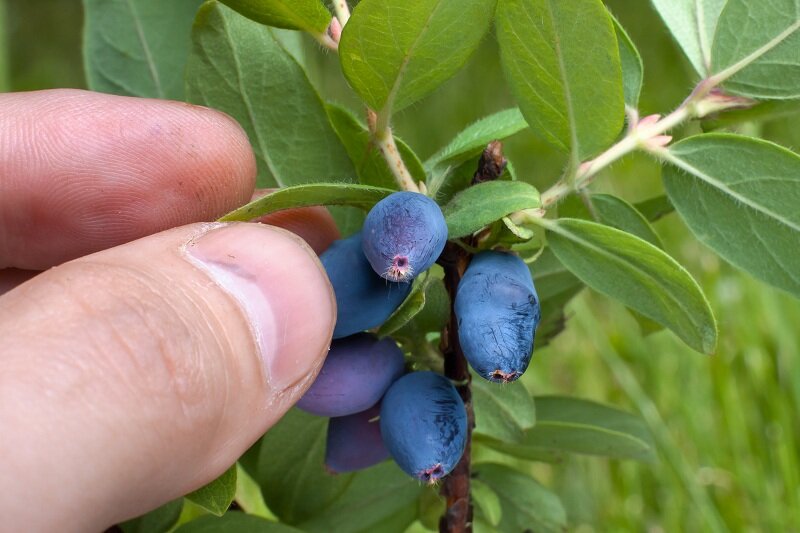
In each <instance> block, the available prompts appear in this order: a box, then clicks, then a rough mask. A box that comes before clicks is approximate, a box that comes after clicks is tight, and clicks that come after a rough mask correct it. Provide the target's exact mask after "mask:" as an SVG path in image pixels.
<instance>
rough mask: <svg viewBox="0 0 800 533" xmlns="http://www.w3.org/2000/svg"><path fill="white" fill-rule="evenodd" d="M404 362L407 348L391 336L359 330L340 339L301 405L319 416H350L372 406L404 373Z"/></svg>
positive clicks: (302, 399)
mask: <svg viewBox="0 0 800 533" xmlns="http://www.w3.org/2000/svg"><path fill="white" fill-rule="evenodd" d="M404 364H405V361H404V359H403V352H402V351H401V350H400V348H398V346H397V344H395V342H394V341H393V340H392V339H390V338H389V337H386V338H383V339H378V338H377V337H375V336H374V335H371V334H368V333H359V334H357V335H352V336H350V337H346V338H344V339H337V340H335V341H333V343H332V344H331V349H330V352H328V356H327V357H326V358H325V363H324V364H323V365H322V369H321V370H320V371H319V375H317V379H316V380H314V383H313V384H312V385H311V387H309V389H308V390H307V391H306V393H305V394H304V395H303V397H302V398H300V401H299V402H297V407H299V408H300V409H302V410H303V411H306V412H308V413H311V414H312V415H318V416H346V415H352V414H354V413H358V412H361V411H364V410H366V409H369V408H370V407H372V406H373V405H375V404H376V403H378V401H379V400H380V399H381V397H382V396H383V393H384V392H386V389H388V388H389V385H391V384H392V383H393V382H394V381H395V380H396V379H397V378H399V377H400V376H401V375H402V374H403V365H404Z"/></svg>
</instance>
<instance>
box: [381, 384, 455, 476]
mask: <svg viewBox="0 0 800 533" xmlns="http://www.w3.org/2000/svg"><path fill="white" fill-rule="evenodd" d="M380 422H381V434H382V435H383V442H384V444H385V445H386V448H388V449H389V453H390V454H391V455H392V458H393V459H394V460H395V462H396V463H397V465H398V466H399V467H400V468H401V469H402V470H403V471H404V472H406V473H407V474H408V475H410V476H412V477H414V478H416V479H419V480H420V481H424V482H426V483H434V482H436V481H437V480H439V479H441V478H442V477H444V476H446V475H447V474H449V473H450V471H451V470H453V468H455V466H456V464H457V463H458V461H459V459H461V455H462V454H463V453H464V447H465V446H466V443H467V410H466V409H465V407H464V402H463V401H462V400H461V397H460V396H459V395H458V392H457V391H456V389H455V387H453V384H452V383H450V380H448V379H447V378H445V377H444V376H442V375H440V374H435V373H433V372H427V371H425V372H412V373H411V374H406V375H405V376H403V377H402V378H400V379H398V380H397V381H395V382H394V384H393V385H392V386H391V387H389V390H388V391H386V395H385V396H384V397H383V401H382V402H381V420H380Z"/></svg>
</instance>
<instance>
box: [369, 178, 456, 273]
mask: <svg viewBox="0 0 800 533" xmlns="http://www.w3.org/2000/svg"><path fill="white" fill-rule="evenodd" d="M363 233H364V238H363V246H364V255H366V256H367V259H368V260H369V263H370V265H372V268H373V269H374V270H375V272H377V273H378V274H379V275H380V276H381V277H384V278H386V279H388V280H389V281H405V282H408V281H411V280H412V279H414V277H415V276H417V275H418V274H421V273H422V272H424V271H426V270H428V269H429V268H430V267H431V265H433V263H434V262H435V261H436V260H437V259H438V258H439V255H440V254H441V253H442V250H443V249H444V245H445V243H446V242H447V223H446V222H445V220H444V215H442V210H441V209H440V208H439V206H438V205H437V204H436V202H434V201H433V200H431V199H430V198H428V197H427V196H425V195H424V194H420V193H416V192H396V193H393V194H390V195H389V196H387V197H386V198H384V199H383V200H381V201H380V202H378V203H377V204H375V206H374V207H373V208H372V209H371V210H370V212H369V214H367V218H366V220H365V221H364V228H363Z"/></svg>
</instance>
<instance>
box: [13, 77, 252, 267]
mask: <svg viewBox="0 0 800 533" xmlns="http://www.w3.org/2000/svg"><path fill="white" fill-rule="evenodd" d="M0 131H2V132H3V136H2V139H0V268H3V267H8V266H12V267H18V268H27V269H39V270H42V269H45V268H48V267H50V266H53V265H56V264H60V263H62V262H64V261H67V260H69V259H73V258H76V257H80V256H82V255H85V254H88V253H91V252H95V251H98V250H102V249H105V248H109V247H111V246H115V245H117V244H121V243H124V242H128V241H131V240H133V239H137V238H139V237H143V236H145V235H149V234H152V233H155V232H158V231H161V230H164V229H167V228H171V227H175V226H179V225H183V224H187V223H190V222H198V221H207V220H214V219H216V218H218V217H219V216H221V215H223V214H224V213H226V212H228V211H230V210H232V209H234V208H236V207H237V206H239V205H241V204H243V203H245V202H246V201H247V200H248V198H249V197H250V195H251V193H252V191H253V186H254V179H255V168H256V167H255V159H254V156H253V153H252V150H251V148H250V146H249V144H248V141H247V136H246V134H245V133H244V131H243V130H242V129H241V127H239V125H238V124H237V123H236V122H234V121H233V120H232V119H231V118H230V117H228V116H227V115H224V114H223V113H220V112H218V111H214V110H211V109H208V108H204V107H199V106H192V105H188V104H184V103H179V102H168V101H163V100H149V99H142V98H129V97H122V96H111V95H105V94H98V93H91V92H87V91H76V90H53V91H40V92H30V93H16V94H3V95H0Z"/></svg>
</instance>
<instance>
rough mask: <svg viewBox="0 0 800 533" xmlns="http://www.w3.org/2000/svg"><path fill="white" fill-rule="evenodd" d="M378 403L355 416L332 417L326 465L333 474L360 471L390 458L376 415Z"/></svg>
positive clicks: (326, 450)
mask: <svg viewBox="0 0 800 533" xmlns="http://www.w3.org/2000/svg"><path fill="white" fill-rule="evenodd" d="M380 412H381V408H380V405H375V406H373V407H370V408H369V409H367V410H366V411H361V412H360V413H356V414H354V415H349V416H340V417H336V418H331V419H330V420H329V421H328V438H327V441H326V445H325V466H326V467H327V468H328V470H329V471H331V472H335V473H337V474H338V473H342V472H353V471H354V470H361V469H362V468H367V467H370V466H372V465H376V464H378V463H380V462H381V461H383V460H385V459H388V458H389V450H387V449H386V446H384V444H383V438H381V425H380V423H379V422H378V420H377V418H378V415H380Z"/></svg>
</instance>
